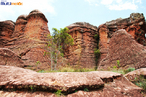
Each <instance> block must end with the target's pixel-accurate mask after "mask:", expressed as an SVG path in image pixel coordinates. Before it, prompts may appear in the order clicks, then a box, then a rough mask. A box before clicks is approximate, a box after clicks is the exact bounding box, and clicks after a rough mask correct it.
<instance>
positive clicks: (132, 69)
mask: <svg viewBox="0 0 146 97" xmlns="http://www.w3.org/2000/svg"><path fill="white" fill-rule="evenodd" d="M134 70H135V68H128V69H126V70H124V73H125V74H126V73H128V72H131V71H134Z"/></svg>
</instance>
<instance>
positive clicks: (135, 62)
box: [98, 29, 146, 69]
mask: <svg viewBox="0 0 146 97" xmlns="http://www.w3.org/2000/svg"><path fill="white" fill-rule="evenodd" d="M117 60H119V62H120V64H119V66H118V64H117ZM145 60H146V47H145V46H143V45H141V44H139V43H137V42H136V40H135V39H134V38H133V37H132V36H131V35H130V34H129V33H127V32H126V30H124V29H121V30H118V31H116V32H115V33H114V34H113V35H112V38H111V39H110V42H109V47H108V54H107V56H106V58H104V59H103V60H101V61H100V64H99V67H98V69H108V68H113V67H114V66H116V67H118V68H120V67H121V68H129V67H133V68H136V69H138V68H143V67H146V61H145Z"/></svg>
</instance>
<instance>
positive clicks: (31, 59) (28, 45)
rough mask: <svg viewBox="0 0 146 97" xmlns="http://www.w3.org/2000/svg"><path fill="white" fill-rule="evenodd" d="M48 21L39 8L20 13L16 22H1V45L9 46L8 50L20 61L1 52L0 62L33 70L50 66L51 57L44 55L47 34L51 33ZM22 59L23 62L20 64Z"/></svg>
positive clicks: (3, 46) (2, 46)
mask: <svg viewBox="0 0 146 97" xmlns="http://www.w3.org/2000/svg"><path fill="white" fill-rule="evenodd" d="M47 23H48V21H47V19H46V18H45V16H44V14H43V13H41V12H40V11H38V10H33V11H32V12H30V13H29V15H20V16H19V17H18V18H17V20H16V24H15V23H13V22H12V21H4V22H0V33H1V34H0V40H1V41H0V47H1V48H7V51H8V52H12V53H13V54H12V55H15V56H16V57H17V58H19V61H18V60H15V57H13V56H9V57H7V56H4V55H3V54H0V60H1V62H0V63H1V64H2V65H4V64H5V65H14V64H15V65H14V66H22V67H25V68H30V69H33V70H40V69H48V68H50V60H49V57H46V56H44V52H45V50H44V46H45V45H46V40H47V34H50V32H49V30H48V26H47ZM17 61H18V62H17ZM20 61H21V62H22V63H23V64H21V65H20V64H18V63H19V62H20ZM37 62H38V63H39V64H37ZM9 63H13V64H9Z"/></svg>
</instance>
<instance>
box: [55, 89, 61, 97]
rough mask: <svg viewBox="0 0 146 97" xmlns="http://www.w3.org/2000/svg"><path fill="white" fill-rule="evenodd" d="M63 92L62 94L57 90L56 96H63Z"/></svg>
mask: <svg viewBox="0 0 146 97" xmlns="http://www.w3.org/2000/svg"><path fill="white" fill-rule="evenodd" d="M61 92H62V91H61V90H57V91H56V92H55V94H56V95H57V97H59V96H61V95H63V94H62V93H61Z"/></svg>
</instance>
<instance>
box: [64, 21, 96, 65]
mask: <svg viewBox="0 0 146 97" xmlns="http://www.w3.org/2000/svg"><path fill="white" fill-rule="evenodd" d="M67 28H68V29H69V32H68V33H69V34H70V35H71V36H72V38H73V39H74V45H73V46H70V47H68V48H67V49H65V54H64V55H65V57H66V58H67V59H68V60H69V63H70V64H71V65H79V66H82V67H85V68H87V67H95V66H96V61H95V55H94V49H95V48H97V40H96V39H95V37H94V36H95V35H96V34H98V33H97V27H96V26H93V25H91V24H89V23H85V22H77V23H73V24H71V25H69V26H67Z"/></svg>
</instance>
